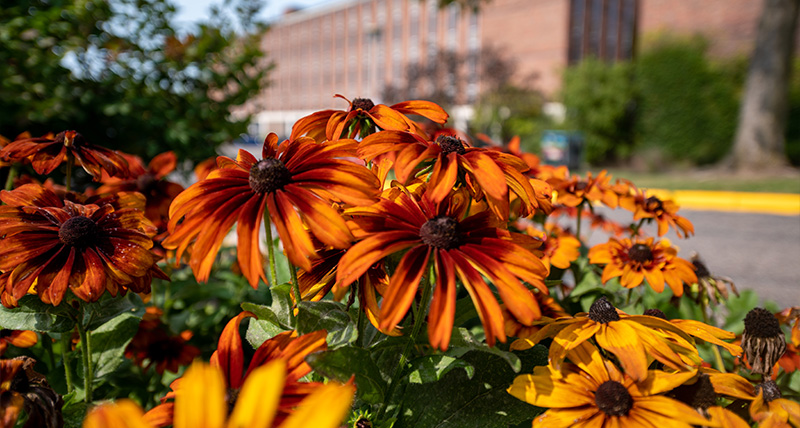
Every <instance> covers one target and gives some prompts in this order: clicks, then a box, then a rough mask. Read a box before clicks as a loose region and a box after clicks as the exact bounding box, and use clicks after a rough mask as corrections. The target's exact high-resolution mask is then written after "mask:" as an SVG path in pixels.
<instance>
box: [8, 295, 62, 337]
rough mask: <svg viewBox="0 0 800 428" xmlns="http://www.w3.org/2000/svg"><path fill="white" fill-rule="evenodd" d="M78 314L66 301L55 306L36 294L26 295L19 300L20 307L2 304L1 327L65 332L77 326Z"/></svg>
mask: <svg viewBox="0 0 800 428" xmlns="http://www.w3.org/2000/svg"><path fill="white" fill-rule="evenodd" d="M76 314H77V313H76V311H75V309H73V308H72V307H71V306H70V305H68V304H67V303H66V302H62V303H61V304H60V305H58V306H53V305H48V304H46V303H42V301H41V300H39V298H38V297H36V296H24V297H23V298H22V299H20V300H19V307H18V308H13V309H9V308H6V307H5V306H2V305H0V327H2V328H5V329H9V330H33V331H46V332H57V333H63V332H67V331H71V330H72V329H73V328H74V327H75V316H76Z"/></svg>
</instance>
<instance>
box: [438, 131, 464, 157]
mask: <svg viewBox="0 0 800 428" xmlns="http://www.w3.org/2000/svg"><path fill="white" fill-rule="evenodd" d="M436 144H438V145H439V147H441V148H442V154H444V155H445V156H447V155H449V154H450V153H453V152H456V153H458V154H460V155H463V154H464V153H466V152H467V149H466V148H464V143H463V142H462V141H461V140H460V139H458V138H456V137H452V136H450V135H440V136H438V137H436Z"/></svg>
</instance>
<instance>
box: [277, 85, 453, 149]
mask: <svg viewBox="0 0 800 428" xmlns="http://www.w3.org/2000/svg"><path fill="white" fill-rule="evenodd" d="M335 97H338V98H341V99H343V100H345V101H347V102H348V104H350V107H349V108H348V110H347V111H344V110H323V111H318V112H316V113H312V114H310V115H308V116H306V117H304V118H302V119H300V120H298V121H297V122H295V124H294V126H292V135H291V137H289V139H290V140H295V139H297V138H298V137H301V136H304V135H305V136H308V137H311V138H313V139H315V140H316V141H320V142H321V141H323V140H338V139H339V138H356V137H359V136H360V137H365V136H367V135H369V134H372V133H373V132H375V127H378V128H380V129H384V130H386V129H391V130H396V131H416V130H417V128H418V126H417V125H416V124H415V123H414V121H412V120H411V119H409V118H408V117H406V114H414V115H419V116H423V117H425V118H428V119H430V120H432V121H433V122H435V123H439V124H443V123H445V122H447V118H448V114H447V113H446V112H445V111H444V109H442V108H441V107H439V106H438V105H436V104H434V103H432V102H430V101H419V100H415V101H404V102H402V103H397V104H394V105H392V106H391V107H388V106H385V105H383V104H375V103H374V102H372V100H370V99H369V98H354V99H353V101H350V100H348V99H347V98H345V97H344V96H343V95H339V94H336V95H335ZM422 135H424V133H423V134H422Z"/></svg>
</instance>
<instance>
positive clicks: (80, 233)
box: [58, 216, 100, 248]
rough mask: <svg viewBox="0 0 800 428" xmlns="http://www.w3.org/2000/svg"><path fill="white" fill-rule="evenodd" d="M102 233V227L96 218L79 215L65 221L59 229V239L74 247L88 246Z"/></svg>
mask: <svg viewBox="0 0 800 428" xmlns="http://www.w3.org/2000/svg"><path fill="white" fill-rule="evenodd" d="M99 235H100V228H99V227H97V223H95V222H94V220H92V219H90V218H88V217H84V216H77V217H72V218H70V219H69V220H67V221H65V222H64V223H63V224H62V225H61V228H60V229H59V230H58V239H60V240H61V242H62V243H64V244H65V245H70V246H73V247H80V248H84V247H88V246H90V245H92V244H93V243H95V242H96V240H97V238H98V236H99Z"/></svg>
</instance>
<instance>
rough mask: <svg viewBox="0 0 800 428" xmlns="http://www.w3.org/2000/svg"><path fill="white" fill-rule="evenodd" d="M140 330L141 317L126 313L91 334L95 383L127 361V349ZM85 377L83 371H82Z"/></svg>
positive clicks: (81, 373) (81, 374)
mask: <svg viewBox="0 0 800 428" xmlns="http://www.w3.org/2000/svg"><path fill="white" fill-rule="evenodd" d="M138 330H139V317H137V316H136V315H135V314H133V313H124V314H122V315H119V316H117V317H116V318H114V319H112V320H111V321H108V322H107V323H105V324H103V325H102V326H101V327H100V328H98V329H97V330H95V331H93V332H91V333H90V334H91V336H90V338H89V341H90V342H91V351H92V355H91V357H92V374H93V376H94V380H95V383H99V382H101V381H102V378H103V377H104V376H107V375H109V374H111V373H112V372H114V370H115V369H116V368H117V367H119V366H120V365H121V364H122V363H123V362H124V361H125V357H124V354H125V347H126V346H128V343H130V341H131V339H133V336H134V335H136V332H137V331H138ZM80 376H83V370H82V369H81V370H80Z"/></svg>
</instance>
